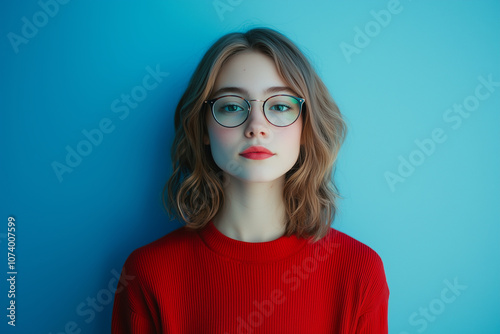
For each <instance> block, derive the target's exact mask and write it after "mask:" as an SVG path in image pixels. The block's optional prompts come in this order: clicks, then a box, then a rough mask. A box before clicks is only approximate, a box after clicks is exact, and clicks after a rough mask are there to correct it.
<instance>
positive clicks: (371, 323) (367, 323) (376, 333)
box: [356, 300, 389, 334]
mask: <svg viewBox="0 0 500 334" xmlns="http://www.w3.org/2000/svg"><path fill="white" fill-rule="evenodd" d="M387 308H388V300H385V301H383V302H382V303H381V304H380V305H379V306H378V307H377V308H375V309H374V310H372V311H370V312H367V313H365V314H363V315H362V316H361V317H360V318H359V320H358V326H357V328H356V334H387V333H388V332H389V329H388V327H387Z"/></svg>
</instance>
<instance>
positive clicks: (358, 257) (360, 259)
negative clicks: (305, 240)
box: [312, 228, 386, 289]
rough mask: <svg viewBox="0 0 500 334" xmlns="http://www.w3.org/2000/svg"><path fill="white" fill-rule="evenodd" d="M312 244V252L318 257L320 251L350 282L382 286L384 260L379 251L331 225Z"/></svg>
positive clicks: (380, 287)
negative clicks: (325, 232) (324, 234)
mask: <svg viewBox="0 0 500 334" xmlns="http://www.w3.org/2000/svg"><path fill="white" fill-rule="evenodd" d="M312 245H313V248H314V250H313V252H314V253H313V254H315V255H316V254H318V257H319V256H321V254H324V256H323V257H324V258H325V259H329V262H330V265H331V266H332V268H335V271H336V272H338V273H341V274H342V276H343V277H346V278H347V277H349V281H350V282H352V283H354V284H356V285H358V286H360V287H361V286H365V287H367V286H368V285H377V286H378V287H374V288H375V289H384V285H386V277H385V270H384V264H383V262H382V259H381V257H380V256H379V254H378V253H377V252H376V251H375V250H373V249H372V248H371V247H369V246H368V245H366V244H364V243H363V242H361V241H358V240H356V239H355V238H353V237H351V236H349V235H347V234H346V233H343V232H340V231H339V230H336V229H334V228H330V231H329V232H328V234H327V235H326V236H325V237H324V238H322V239H320V240H319V241H317V242H316V243H314V244H312Z"/></svg>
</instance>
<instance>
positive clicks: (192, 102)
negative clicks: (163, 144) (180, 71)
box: [162, 28, 346, 241]
mask: <svg viewBox="0 0 500 334" xmlns="http://www.w3.org/2000/svg"><path fill="white" fill-rule="evenodd" d="M245 50H252V51H256V52H261V53H263V54H265V55H267V56H269V57H271V59H273V60H274V63H275V64H276V67H277V70H278V73H279V74H280V75H281V76H282V78H283V80H284V81H285V82H286V83H287V84H288V85H289V86H290V88H291V89H293V90H294V91H295V92H297V93H298V94H300V96H301V97H303V98H305V101H306V102H305V105H304V107H303V117H304V122H303V129H302V139H301V140H302V143H303V144H302V145H301V147H300V153H299V157H298V159H297V162H296V163H295V165H294V166H293V167H292V168H291V169H290V170H289V171H288V172H287V173H286V175H285V186H284V192H283V198H284V201H285V207H286V215H287V218H288V219H287V223H286V232H285V234H286V235H287V236H290V235H292V234H296V235H297V236H298V237H304V238H305V237H313V238H312V240H313V241H318V240H319V239H321V238H322V237H324V236H325V235H326V234H327V232H328V230H329V228H330V225H331V224H332V222H333V220H334V218H335V213H336V209H337V207H336V200H337V199H338V198H339V197H340V196H339V194H338V191H337V188H336V186H335V184H334V181H333V175H332V171H333V169H334V167H335V161H336V158H337V154H338V151H339V149H340V146H341V144H342V142H343V141H344V138H345V134H346V125H345V123H344V121H343V119H342V115H341V114H340V111H339V109H338V107H337V105H336V104H335V102H334V101H333V99H332V97H331V95H330V93H329V92H328V89H327V88H326V86H325V85H324V83H323V81H322V80H321V79H320V78H319V76H318V75H317V74H316V72H315V70H314V69H313V67H312V66H311V64H310V63H309V61H308V60H307V58H306V57H305V56H304V55H303V53H302V52H301V51H300V50H299V49H298V48H297V46H295V44H294V43H293V42H291V41H290V40H289V39H288V38H287V37H285V36H283V35H282V34H280V33H279V32H277V31H275V30H272V29H268V28H257V29H252V30H249V31H247V32H246V33H230V34H227V35H225V36H223V37H221V38H220V39H219V40H217V41H216V42H215V43H214V44H213V45H212V46H211V47H210V49H209V50H208V51H207V52H206V54H205V55H204V57H203V58H202V60H201V62H200V64H199V65H198V67H197V68H196V70H195V72H194V74H193V76H192V77H191V80H190V81H189V84H188V87H187V88H186V91H185V92H184V94H183V96H182V97H181V99H180V101H179V104H178V105H177V108H176V110H175V138H174V141H173V144H172V149H171V158H172V166H173V173H172V176H171V177H170V179H169V180H168V181H167V183H166V185H165V187H164V189H163V194H162V198H163V203H164V205H165V208H166V209H167V212H168V213H169V215H170V216H171V218H174V219H179V218H180V219H181V220H183V221H184V222H185V223H186V227H188V228H191V229H199V228H202V227H203V226H205V225H206V224H207V223H208V222H209V221H210V220H211V219H212V218H214V217H215V215H216V214H217V213H218V211H219V210H220V209H221V208H222V205H223V203H224V192H223V177H222V176H223V173H222V170H221V169H220V168H219V167H218V166H217V165H216V163H215V162H214V160H213V158H212V154H211V151H210V146H208V145H205V144H204V142H203V138H204V137H205V136H206V135H208V132H207V127H206V119H205V117H206V114H207V112H206V111H207V109H206V108H208V107H207V105H206V104H204V101H205V100H207V99H209V98H210V97H211V94H212V90H213V87H214V84H215V80H216V77H217V74H218V73H219V71H220V69H221V67H222V66H223V64H224V63H225V61H227V59H228V58H229V57H231V56H233V55H235V54H237V53H238V52H241V51H245ZM166 192H168V196H165V193H166Z"/></svg>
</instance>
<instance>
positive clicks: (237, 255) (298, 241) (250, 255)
mask: <svg viewBox="0 0 500 334" xmlns="http://www.w3.org/2000/svg"><path fill="white" fill-rule="evenodd" d="M199 235H200V237H201V239H202V240H203V241H204V243H205V244H206V245H207V247H208V248H210V249H211V250H212V251H214V252H216V253H218V254H220V255H222V256H224V257H229V258H232V259H235V260H238V261H246V262H272V261H276V260H280V259H284V258H286V257H289V256H291V255H293V254H295V253H297V252H299V251H300V250H301V249H302V248H303V247H304V246H305V244H306V243H307V239H305V238H298V237H297V236H296V235H292V236H290V237H287V236H285V235H283V236H281V237H279V238H278V239H275V240H271V241H264V242H246V241H241V240H236V239H232V238H230V237H228V236H226V235H225V234H223V233H222V232H221V231H219V230H218V229H217V227H215V225H214V223H213V221H212V220H210V221H209V222H208V223H207V225H206V226H205V227H203V228H202V229H201V230H200V231H199Z"/></svg>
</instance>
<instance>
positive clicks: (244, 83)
mask: <svg viewBox="0 0 500 334" xmlns="http://www.w3.org/2000/svg"><path fill="white" fill-rule="evenodd" d="M276 86H280V87H287V86H288V85H287V84H286V82H285V81H284V80H283V78H281V76H280V75H279V73H278V69H277V68H276V65H275V64H274V61H273V60H272V59H271V58H270V57H269V56H266V55H264V54H262V53H260V52H256V51H243V52H240V53H237V54H235V55H233V56H231V57H230V58H229V59H228V60H227V61H226V62H225V63H224V65H222V67H221V69H220V71H219V73H218V74H217V77H216V80H215V85H214V88H213V91H218V90H220V89H223V88H225V87H238V88H242V89H244V90H246V91H248V93H249V94H250V95H253V96H252V97H255V96H256V95H257V96H258V95H259V94H261V93H263V92H264V91H265V90H266V89H268V88H269V87H276Z"/></svg>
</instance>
